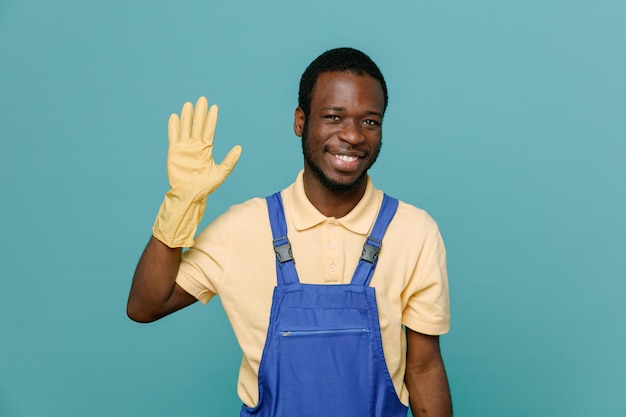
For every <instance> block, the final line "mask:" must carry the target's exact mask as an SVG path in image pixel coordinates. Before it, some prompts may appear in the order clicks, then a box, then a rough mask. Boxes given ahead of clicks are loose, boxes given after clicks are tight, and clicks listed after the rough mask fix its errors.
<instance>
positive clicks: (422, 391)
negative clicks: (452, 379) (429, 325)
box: [404, 328, 452, 417]
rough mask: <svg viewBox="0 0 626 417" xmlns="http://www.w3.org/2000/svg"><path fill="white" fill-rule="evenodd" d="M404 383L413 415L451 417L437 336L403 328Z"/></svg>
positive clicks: (450, 405) (446, 382) (450, 403)
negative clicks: (405, 347)
mask: <svg viewBox="0 0 626 417" xmlns="http://www.w3.org/2000/svg"><path fill="white" fill-rule="evenodd" d="M406 336H407V358H406V374H405V377H404V379H405V383H406V387H407V389H408V390H409V402H410V405H411V411H412V412H413V415H414V416H415V417H422V416H428V417H451V416H452V401H451V399H450V389H449V387H448V379H447V377H446V370H445V368H444V365H443V360H442V358H441V351H440V350H439V336H428V335H425V334H422V333H417V332H415V331H413V330H411V329H409V328H407V329H406Z"/></svg>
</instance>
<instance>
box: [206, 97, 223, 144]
mask: <svg viewBox="0 0 626 417" xmlns="http://www.w3.org/2000/svg"><path fill="white" fill-rule="evenodd" d="M218 113H219V109H218V107H217V106H216V105H215V104H214V105H212V106H211V108H210V109H209V114H207V116H206V122H205V123H204V132H203V133H202V140H203V141H204V142H205V143H206V144H207V145H209V146H211V145H213V137H214V136H215V125H216V124H217V114H218Z"/></svg>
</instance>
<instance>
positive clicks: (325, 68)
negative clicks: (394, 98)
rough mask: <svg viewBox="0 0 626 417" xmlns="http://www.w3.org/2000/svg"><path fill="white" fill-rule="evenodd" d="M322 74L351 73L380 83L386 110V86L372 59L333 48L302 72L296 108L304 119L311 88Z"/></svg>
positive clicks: (352, 49)
mask: <svg viewBox="0 0 626 417" xmlns="http://www.w3.org/2000/svg"><path fill="white" fill-rule="evenodd" d="M324 72H351V73H354V74H356V75H364V74H367V75H369V76H370V77H372V78H375V79H377V80H378V81H379V82H380V86H381V87H382V89H383V94H384V96H385V107H384V108H383V113H384V111H385V110H386V109H387V102H388V101H389V98H388V97H387V84H386V83H385V78H384V77H383V74H382V73H381V72H380V69H379V68H378V66H377V65H376V63H374V61H372V59H371V58H370V57H369V56H367V55H366V54H364V53H363V52H361V51H359V50H357V49H354V48H335V49H331V50H329V51H326V52H324V53H323V54H322V55H320V56H318V57H317V58H315V60H314V61H313V62H311V64H309V66H308V67H307V69H306V70H304V73H303V74H302V78H300V90H299V91H298V106H299V107H300V108H301V109H302V111H303V112H304V115H305V117H308V116H309V113H310V112H311V99H312V95H313V88H314V87H315V83H316V82H317V79H318V77H319V76H320V74H322V73H324Z"/></svg>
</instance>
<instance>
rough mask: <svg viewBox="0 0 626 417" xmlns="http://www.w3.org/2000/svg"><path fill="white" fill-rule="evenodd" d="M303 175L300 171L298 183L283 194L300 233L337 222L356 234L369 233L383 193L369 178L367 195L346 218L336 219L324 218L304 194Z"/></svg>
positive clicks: (366, 188) (288, 210)
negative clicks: (326, 223)
mask: <svg viewBox="0 0 626 417" xmlns="http://www.w3.org/2000/svg"><path fill="white" fill-rule="evenodd" d="M303 174H304V171H300V173H299V174H298V177H297V178H296V181H295V182H294V183H293V184H291V185H290V186H289V187H287V189H285V193H284V194H283V197H284V200H285V206H286V209H287V212H289V213H290V216H291V218H292V220H293V224H294V226H295V227H296V229H297V230H298V231H301V230H305V229H309V228H311V227H313V226H317V225H318V224H320V223H324V222H333V221H335V222H336V223H339V224H341V225H342V226H344V227H345V228H346V229H348V230H350V231H352V232H354V233H359V234H362V235H367V234H368V233H369V231H370V229H371V228H372V225H373V224H374V219H375V218H376V214H377V213H378V209H379V207H380V204H381V201H382V192H381V191H380V190H377V189H375V188H374V185H373V184H372V180H371V179H370V178H369V176H368V177H367V186H366V187H365V194H363V197H362V198H361V200H360V201H359V202H358V203H357V205H356V206H355V207H354V208H353V209H352V211H350V213H348V214H347V215H345V216H344V217H342V218H340V219H334V218H331V217H326V216H324V215H323V214H322V213H320V212H319V211H318V210H317V209H316V208H315V206H313V204H312V203H311V202H310V201H309V199H308V197H307V196H306V193H305V192H304V180H303Z"/></svg>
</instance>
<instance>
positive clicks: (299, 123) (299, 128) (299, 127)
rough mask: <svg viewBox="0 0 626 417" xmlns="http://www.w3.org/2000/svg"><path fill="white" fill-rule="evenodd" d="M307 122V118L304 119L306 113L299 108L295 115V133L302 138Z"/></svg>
mask: <svg viewBox="0 0 626 417" xmlns="http://www.w3.org/2000/svg"><path fill="white" fill-rule="evenodd" d="M305 122H306V117H304V111H302V109H301V108H300V107H298V108H297V109H296V111H295V113H294V115H293V131H294V133H295V134H296V136H298V137H302V132H303V131H304V123H305Z"/></svg>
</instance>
